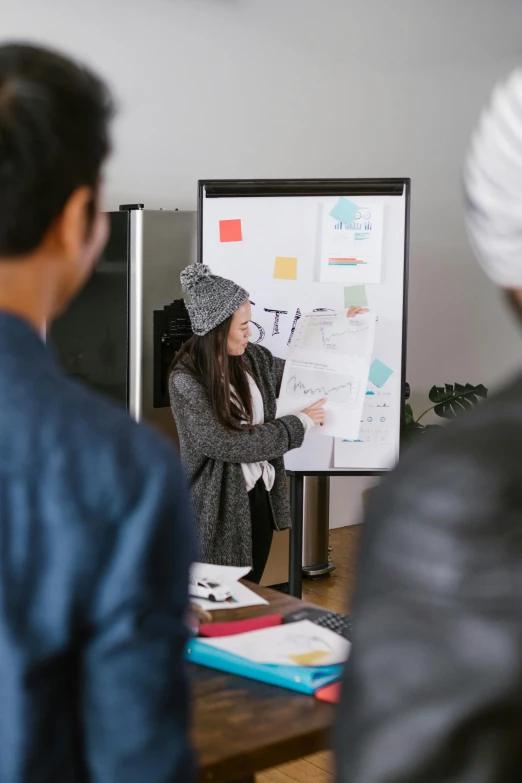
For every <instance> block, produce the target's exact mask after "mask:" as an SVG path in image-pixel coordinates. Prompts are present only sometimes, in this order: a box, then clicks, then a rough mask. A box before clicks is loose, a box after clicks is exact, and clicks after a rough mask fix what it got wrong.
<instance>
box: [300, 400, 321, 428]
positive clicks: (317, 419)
mask: <svg viewBox="0 0 522 783" xmlns="http://www.w3.org/2000/svg"><path fill="white" fill-rule="evenodd" d="M325 402H326V397H323V399H322V400H317V402H314V404H313V405H310V407H309V408H305V409H304V411H301V413H306V415H307V416H309V417H310V418H311V419H312V421H313V423H314V424H321V425H322V424H324V404H325Z"/></svg>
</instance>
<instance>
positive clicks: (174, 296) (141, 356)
mask: <svg viewBox="0 0 522 783" xmlns="http://www.w3.org/2000/svg"><path fill="white" fill-rule="evenodd" d="M109 217H110V223H111V234H110V239H109V242H108V244H107V247H106V248H105V251H104V253H103V255H102V257H101V258H100V260H99V262H98V264H97V266H96V268H95V270H94V272H93V275H92V277H91V279H90V280H89V282H88V283H87V285H86V286H85V288H84V289H83V291H81V293H80V294H79V295H78V297H77V299H76V300H75V301H74V302H73V303H72V304H71V306H70V307H69V309H68V310H67V312H66V313H65V314H64V315H63V316H61V317H60V318H59V319H58V320H57V321H56V322H55V323H54V324H53V326H52V328H51V330H50V334H49V337H50V339H51V341H52V342H53V343H54V345H55V347H56V349H57V351H58V354H59V357H60V361H61V362H62V364H63V366H64V368H65V369H66V371H67V372H68V373H70V374H71V375H73V376H75V377H76V378H78V379H79V380H80V381H83V382H84V383H86V384H88V385H89V386H91V387H92V388H94V389H96V390H97V391H99V392H101V393H102V394H105V395H107V396H108V397H110V398H112V399H113V400H116V401H117V402H119V403H120V404H121V405H123V406H125V407H126V408H127V409H128V410H129V412H130V414H131V415H132V416H133V417H134V418H135V419H137V420H141V419H146V420H147V421H149V422H151V423H152V424H154V425H155V426H157V427H159V428H160V429H161V430H163V431H164V432H166V433H167V434H169V435H171V436H172V437H174V438H175V435H176V433H175V427H174V422H173V419H172V415H171V413H170V409H169V402H168V393H167V376H168V367H169V365H170V362H171V361H172V358H173V356H174V353H175V352H176V350H177V349H178V348H179V347H180V346H181V344H182V342H183V340H184V339H186V338H187V337H188V336H190V324H189V322H188V316H187V313H186V310H185V307H184V305H183V302H182V296H181V288H180V281H179V274H180V272H181V270H182V269H183V268H184V267H185V266H187V264H190V263H194V262H195V260H196V213H195V212H178V211H167V210H147V209H143V207H142V205H139V204H134V205H126V206H122V207H120V209H119V211H117V212H110V213H109Z"/></svg>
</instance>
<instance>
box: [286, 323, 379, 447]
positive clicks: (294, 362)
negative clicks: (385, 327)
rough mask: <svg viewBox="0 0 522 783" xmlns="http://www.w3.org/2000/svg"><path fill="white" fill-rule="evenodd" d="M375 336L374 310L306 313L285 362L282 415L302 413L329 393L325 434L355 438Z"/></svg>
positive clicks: (327, 396) (326, 406) (358, 427)
mask: <svg viewBox="0 0 522 783" xmlns="http://www.w3.org/2000/svg"><path fill="white" fill-rule="evenodd" d="M374 338H375V314H374V313H372V312H367V313H364V314H361V315H357V316H355V317H353V318H348V317H347V315H346V312H344V311H343V312H341V313H339V312H337V313H306V314H305V315H304V316H303V317H302V318H301V319H300V321H299V322H298V325H297V328H296V331H295V335H294V338H293V340H292V345H291V346H290V351H289V355H288V358H287V361H286V365H285V371H284V375H283V381H282V384H281V392H280V396H279V400H278V405H277V416H278V417H281V416H285V415H288V414H293V413H298V412H299V411H302V410H304V409H305V408H307V407H308V406H309V405H311V404H312V403H314V402H316V401H317V400H320V399H321V398H323V397H326V399H327V402H326V405H325V422H324V425H323V426H322V427H321V428H320V430H319V431H320V432H321V434H322V435H329V436H334V437H336V438H349V439H355V438H357V437H358V434H359V429H360V426H361V414H362V409H363V405H364V399H365V391H366V387H367V385H368V373H369V369H370V360H371V356H372V351H373V342H374Z"/></svg>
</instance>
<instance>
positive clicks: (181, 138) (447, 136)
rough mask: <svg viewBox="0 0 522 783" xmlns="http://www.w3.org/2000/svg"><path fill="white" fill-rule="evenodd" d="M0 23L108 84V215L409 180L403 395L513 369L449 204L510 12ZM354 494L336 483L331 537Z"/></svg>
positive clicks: (110, 12) (391, 3)
mask: <svg viewBox="0 0 522 783" xmlns="http://www.w3.org/2000/svg"><path fill="white" fill-rule="evenodd" d="M361 9H362V10H361ZM0 14H1V16H0V18H1V19H2V27H1V36H2V38H10V37H16V38H24V39H32V40H37V41H43V42H46V43H49V44H53V45H55V46H57V47H60V48H61V49H65V50H66V51H68V52H71V53H73V54H75V55H77V56H78V57H80V58H83V59H85V60H87V61H89V62H90V63H91V64H92V65H93V66H95V67H96V68H97V69H99V70H100V71H101V72H102V73H103V74H104V75H105V76H106V77H107V78H108V79H109V80H110V82H111V84H112V85H113V87H114V90H115V92H116V94H117V96H118V99H119V103H120V106H121V112H120V116H119V119H118V121H117V124H116V129H115V131H116V132H115V142H116V154H115V156H114V158H113V160H112V163H111V165H110V167H109V171H108V205H109V206H111V207H113V206H116V205H117V204H119V203H122V202H130V201H143V202H145V204H146V206H148V207H160V206H162V207H179V208H184V209H194V208H195V195H196V180H197V179H198V178H204V177H306V176H311V177H335V176H347V177H352V176H366V177H372V176H410V177H412V180H413V191H412V236H411V270H410V280H411V286H410V326H409V370H408V379H409V381H410V383H411V384H412V386H413V388H414V390H415V391H416V392H418V393H419V394H422V393H423V392H425V391H426V390H427V389H428V388H429V387H430V386H431V385H432V384H433V383H439V384H440V383H443V382H445V381H449V382H452V381H460V382H468V381H469V382H477V383H479V382H483V383H486V384H495V383H498V382H499V380H500V379H501V378H502V377H503V376H504V375H505V373H506V372H509V371H511V370H512V369H513V368H514V367H516V366H517V365H518V364H519V354H520V352H521V350H522V344H521V343H520V342H519V338H518V336H517V334H516V332H515V330H514V329H513V328H512V325H511V323H510V321H509V319H508V318H507V316H506V314H505V312H504V309H503V307H502V306H501V303H500V298H499V297H498V296H497V294H496V293H495V292H493V290H492V289H491V287H490V286H489V284H488V283H487V282H486V281H485V280H484V278H483V277H482V275H481V273H480V272H479V271H478V270H477V268H476V265H475V263H474V261H473V259H472V256H471V253H470V251H469V248H468V245H467V242H466V238H465V233H464V229H463V221H462V206H461V187H460V172H461V163H462V159H463V155H464V152H465V149H466V146H467V143H468V138H469V133H470V129H471V127H472V126H473V123H474V121H475V119H476V117H477V114H478V111H479V108H480V107H481V105H482V104H483V102H484V100H485V99H486V97H487V95H488V93H489V91H490V90H491V87H492V86H493V84H494V83H495V81H496V80H497V78H498V77H500V76H502V75H504V74H505V73H506V72H507V71H509V70H510V68H511V67H512V66H513V65H514V64H515V63H517V62H518V61H519V58H520V55H521V52H522V40H521V38H522V36H521V30H522V4H521V3H520V2H519V1H518V0H373V1H372V2H371V3H366V4H361V3H359V2H357V3H356V2H353V0H142V2H137V0H89V2H85V1H83V2H79V1H78V0H46V1H45V2H42V0H12V1H10V2H8V0H0ZM520 59H522V58H520ZM360 483H361V482H360V481H358V482H357V481H356V482H352V489H351V490H350V481H349V480H346V479H344V480H343V479H336V480H335V481H334V486H333V487H332V514H333V519H332V522H333V524H342V523H343V521H344V520H345V519H347V518H350V519H351V518H352V516H353V514H350V515H348V516H347V515H346V513H345V511H344V509H345V508H346V507H353V508H354V509H356V506H357V502H358V496H359V494H360V492H359V489H358V484H360Z"/></svg>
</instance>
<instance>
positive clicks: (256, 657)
mask: <svg viewBox="0 0 522 783" xmlns="http://www.w3.org/2000/svg"><path fill="white" fill-rule="evenodd" d="M200 641H201V642H203V643H204V644H208V645H210V646H211V647H216V648H218V649H220V650H225V651H227V652H229V653H232V654H233V655H240V656H241V657H242V658H247V659H248V660H250V661H254V662H255V663H269V664H279V665H282V666H331V665H333V664H338V663H344V662H345V661H346V659H347V658H348V655H349V653H350V647H351V645H350V642H348V641H347V640H346V639H345V638H344V637H342V636H340V635H339V634H337V633H334V632H333V631H330V630H328V628H322V627H321V626H320V625H315V623H311V622H310V621H309V620H301V621H300V622H297V623H286V624H284V625H277V626H275V627H274V628H263V629H261V630H260V631H250V632H248V633H241V634H236V635H235V636H222V637H219V638H217V639H201V640H200Z"/></svg>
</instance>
